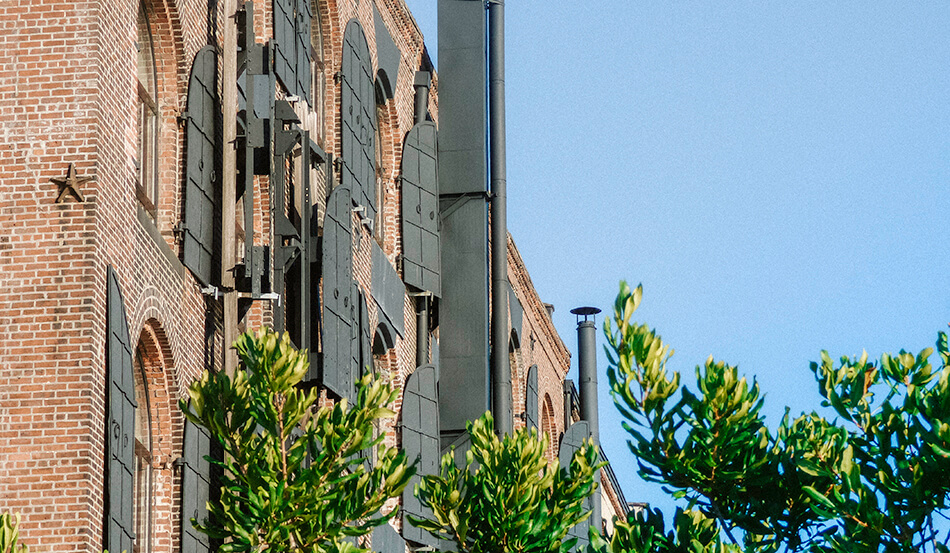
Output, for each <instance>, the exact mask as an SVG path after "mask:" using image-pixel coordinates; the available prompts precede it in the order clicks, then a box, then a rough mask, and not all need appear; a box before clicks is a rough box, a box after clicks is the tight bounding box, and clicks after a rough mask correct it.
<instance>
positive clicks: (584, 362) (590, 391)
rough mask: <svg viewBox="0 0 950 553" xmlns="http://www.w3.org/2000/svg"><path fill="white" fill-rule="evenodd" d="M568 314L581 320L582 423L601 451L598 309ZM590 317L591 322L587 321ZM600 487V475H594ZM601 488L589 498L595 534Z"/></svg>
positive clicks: (579, 375) (579, 329)
mask: <svg viewBox="0 0 950 553" xmlns="http://www.w3.org/2000/svg"><path fill="white" fill-rule="evenodd" d="M571 313H573V314H575V315H577V316H578V318H580V317H584V319H583V320H579V321H578V322H577V376H578V379H579V380H580V400H581V409H580V411H581V420H584V421H587V424H588V425H589V427H590V437H591V440H593V442H594V444H595V445H597V447H600V423H599V416H598V411H597V325H596V324H595V322H594V318H595V316H596V315H597V313H600V309H597V308H596V307H578V308H577V309H572V310H571ZM588 317H590V318H588ZM596 480H597V483H598V484H600V471H597V474H596ZM601 520H602V517H601V505H600V488H599V487H598V489H597V491H595V492H594V496H593V497H592V498H591V516H590V523H591V525H593V527H594V528H595V529H597V531H600V528H601Z"/></svg>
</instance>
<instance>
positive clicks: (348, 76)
mask: <svg viewBox="0 0 950 553" xmlns="http://www.w3.org/2000/svg"><path fill="white" fill-rule="evenodd" d="M340 76H341V79H342V83H341V84H342V87H341V91H342V98H341V100H340V106H341V110H342V111H341V121H342V123H343V152H342V157H343V185H344V186H348V187H350V191H351V193H352V194H353V203H354V204H356V205H363V206H365V207H366V213H365V216H366V217H367V218H369V219H370V220H375V218H376V147H375V145H374V140H376V95H375V92H374V90H373V67H372V61H371V59H370V55H369V46H368V45H367V43H366V35H364V34H363V28H362V27H360V24H359V22H358V21H357V20H356V19H351V20H350V22H349V23H347V24H346V31H345V32H344V34H343V68H342V70H341V71H340Z"/></svg>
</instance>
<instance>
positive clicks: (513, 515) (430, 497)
mask: <svg viewBox="0 0 950 553" xmlns="http://www.w3.org/2000/svg"><path fill="white" fill-rule="evenodd" d="M493 425H494V421H493V420H492V417H491V414H490V413H486V414H485V415H483V416H482V417H481V418H479V419H478V420H476V421H473V422H469V423H468V425H467V427H468V433H469V436H470V437H471V442H472V447H471V449H470V450H469V451H467V452H466V454H465V466H464V467H459V466H457V465H456V463H455V457H454V451H453V452H450V453H447V454H446V455H444V456H443V457H442V464H441V471H440V474H439V475H438V476H426V477H425V478H423V480H422V482H421V483H420V484H419V485H418V486H417V487H416V489H415V493H416V495H417V496H418V497H419V498H420V499H421V501H422V503H423V504H424V505H427V506H428V507H430V508H431V509H432V513H433V518H432V519H431V520H427V519H418V518H415V517H411V516H410V520H411V522H412V524H414V525H416V526H418V527H420V528H423V529H425V530H427V531H429V532H430V533H432V534H433V535H435V536H438V537H439V538H442V539H445V540H448V541H450V542H453V544H454V547H455V551H458V552H460V553H469V552H470V553H488V552H492V553H502V552H511V553H548V552H555V551H561V552H566V551H569V550H570V549H571V548H572V547H573V546H574V544H575V543H576V541H577V540H576V539H575V538H572V539H568V540H565V539H564V538H565V536H566V535H567V532H568V530H569V529H570V528H571V527H573V526H574V525H576V524H578V523H579V522H583V521H584V520H586V519H587V517H588V516H590V511H586V510H585V508H584V500H585V499H586V498H588V497H589V496H591V494H593V492H594V489H595V487H596V486H597V484H596V483H595V482H594V474H595V471H596V470H599V469H600V467H601V466H602V465H601V464H599V463H597V459H598V454H597V448H596V447H595V446H594V445H593V444H592V443H590V442H586V443H585V445H584V447H581V448H580V449H578V450H577V452H575V454H574V457H573V458H572V460H571V465H570V471H568V470H567V469H559V468H558V467H557V466H552V465H551V464H549V463H548V461H547V459H546V458H545V455H544V454H545V451H546V450H547V437H543V438H542V437H539V436H538V432H537V430H535V429H531V430H530V431H529V430H527V429H524V428H522V429H519V430H516V431H515V432H514V434H511V435H506V436H505V437H504V438H503V439H499V438H498V436H496V435H495V433H494V432H493V430H492V428H493Z"/></svg>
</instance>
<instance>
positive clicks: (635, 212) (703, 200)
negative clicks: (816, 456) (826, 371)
mask: <svg viewBox="0 0 950 553" xmlns="http://www.w3.org/2000/svg"><path fill="white" fill-rule="evenodd" d="M408 4H409V6H410V9H412V11H413V13H414V14H415V15H416V19H417V21H418V22H419V25H420V28H421V29H422V31H423V33H424V35H425V37H426V42H427V44H428V47H429V50H430V54H431V56H432V57H433V59H435V60H437V52H436V45H437V42H436V24H437V18H436V4H437V2H436V0H409V1H408ZM947 29H950V3H947V2H937V1H929V2H768V1H767V2H752V1H745V2H728V3H726V2H685V1H673V2H640V1H633V0H612V1H601V2H588V3H583V2H582V3H578V2H576V1H575V2H565V1H561V0H547V1H544V2H507V3H506V49H507V58H506V64H507V76H506V86H507V117H508V119H507V130H508V132H507V139H508V167H507V170H508V217H509V221H508V225H509V229H510V231H511V233H512V235H513V236H514V239H515V241H516V243H517V244H518V248H519V250H520V251H521V254H522V257H523V258H524V260H525V262H526V264H527V266H528V270H529V272H530V274H531V277H532V280H533V281H534V284H535V287H536V288H537V290H538V293H539V294H540V296H541V299H542V300H543V301H546V302H550V303H553V304H554V305H555V307H556V309H557V311H556V312H555V314H554V322H555V325H556V326H557V328H558V330H559V332H560V333H561V336H562V337H563V338H564V340H565V342H566V343H567V344H568V346H569V347H570V349H571V350H572V351H576V333H575V322H574V317H573V316H572V315H571V314H570V313H569V311H570V309H571V308H573V307H577V306H580V305H593V306H597V307H600V308H601V309H604V311H605V313H604V314H609V312H610V309H611V305H612V303H613V299H614V297H615V295H616V292H617V282H618V281H619V280H620V279H626V280H628V281H629V282H630V283H631V285H636V284H637V283H643V287H644V299H643V303H642V305H641V308H640V311H638V312H637V315H636V316H635V318H636V319H637V320H639V321H641V322H647V323H648V324H650V325H651V326H653V327H656V328H657V330H658V331H659V332H660V333H661V334H662V336H663V338H664V340H665V341H666V342H668V343H669V344H671V345H672V347H673V348H675V350H676V354H675V355H674V357H673V360H672V361H671V366H672V368H674V369H677V370H680V371H682V372H684V377H685V378H684V380H686V381H687V382H689V383H692V382H693V369H694V367H695V366H696V365H697V364H699V363H702V362H703V361H704V360H705V358H706V357H707V356H708V355H710V354H712V355H714V356H715V357H716V358H717V359H723V360H725V361H727V362H729V363H731V364H738V365H739V368H740V370H741V371H742V372H744V373H745V374H747V375H750V376H755V377H756V378H757V379H758V382H759V384H760V386H761V387H762V389H763V390H764V391H765V392H766V394H767V397H766V402H767V404H768V405H767V408H766V409H767V410H766V414H767V417H768V420H769V423H770V425H771V426H772V427H773V428H774V427H775V425H777V423H778V421H779V419H780V417H781V415H782V413H783V410H784V406H786V405H788V406H789V407H790V408H791V410H792V413H793V414H798V413H800V412H801V411H805V410H808V411H810V410H813V409H817V408H818V405H819V402H820V399H819V396H818V394H817V390H818V388H817V385H816V384H815V382H814V379H813V377H812V375H811V372H810V371H809V369H808V363H809V361H811V360H815V359H817V358H818V356H819V352H820V350H822V349H827V350H829V352H830V353H831V354H832V356H834V357H838V356H841V355H857V354H860V353H861V351H862V350H863V349H866V350H867V351H868V353H869V354H870V355H871V356H872V357H877V356H879V355H880V354H881V353H882V352H885V351H897V350H899V349H901V348H905V349H907V350H911V351H914V352H917V351H919V350H921V349H923V348H925V347H928V346H932V345H933V343H934V340H935V338H936V333H937V331H938V330H943V329H946V328H947V323H948V322H950V247H948V243H950V40H948V32H947ZM600 321H601V319H600V318H598V323H600ZM598 339H599V340H600V343H601V344H603V336H602V335H600V336H598ZM934 361H936V358H934ZM575 362H576V360H575ZM599 368H600V373H601V382H602V386H601V390H602V394H601V403H600V405H601V440H602V442H603V447H604V450H605V451H606V452H607V454H608V455H609V457H610V459H611V462H612V464H613V466H614V470H615V472H616V473H617V475H618V477H619V478H620V481H621V484H622V485H623V488H624V492H625V494H626V496H627V499H628V500H631V501H649V502H651V503H654V504H656V505H659V506H662V507H667V506H668V505H670V503H669V502H667V501H664V500H662V499H661V498H662V497H663V494H662V492H659V491H658V489H657V488H656V487H652V486H648V485H646V484H644V483H642V482H641V481H640V479H639V477H638V476H637V474H636V464H635V463H634V461H633V459H632V457H631V455H630V454H629V452H628V451H627V449H626V445H625V437H624V433H623V431H622V429H621V428H620V424H619V417H618V415H617V413H616V410H615V409H614V408H613V405H612V403H611V401H610V399H609V398H608V397H607V394H606V374H605V370H606V359H605V357H604V355H603V354H601V355H600V359H599ZM575 371H576V368H575V369H572V372H575ZM694 389H695V388H694Z"/></svg>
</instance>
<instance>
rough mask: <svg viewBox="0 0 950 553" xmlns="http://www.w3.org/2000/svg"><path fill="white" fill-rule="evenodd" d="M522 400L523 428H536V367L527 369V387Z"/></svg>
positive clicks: (532, 366)
mask: <svg viewBox="0 0 950 553" xmlns="http://www.w3.org/2000/svg"><path fill="white" fill-rule="evenodd" d="M526 390H527V391H526V392H525V398H524V416H525V427H527V428H528V429H531V428H537V427H538V366H537V365H531V367H530V368H529V369H528V385H527V386H526Z"/></svg>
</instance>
